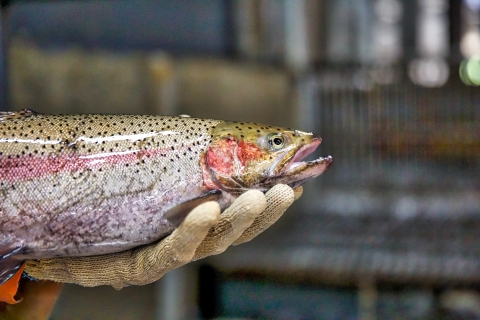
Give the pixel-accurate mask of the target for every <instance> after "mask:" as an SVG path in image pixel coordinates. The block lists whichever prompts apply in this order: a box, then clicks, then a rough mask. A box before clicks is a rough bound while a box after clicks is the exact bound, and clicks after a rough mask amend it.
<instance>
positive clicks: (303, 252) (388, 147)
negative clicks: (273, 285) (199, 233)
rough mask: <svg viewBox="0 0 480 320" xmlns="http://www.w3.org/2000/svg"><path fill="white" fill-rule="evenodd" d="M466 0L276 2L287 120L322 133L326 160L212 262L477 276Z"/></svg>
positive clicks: (233, 266)
mask: <svg viewBox="0 0 480 320" xmlns="http://www.w3.org/2000/svg"><path fill="white" fill-rule="evenodd" d="M262 3H268V5H269V6H271V5H272V2H271V1H264V2H262ZM471 3H472V2H469V3H467V2H460V1H443V0H442V1H413V0H412V1H397V0H393V1H390V0H377V1H367V0H365V1H358V2H357V1H356V2H352V1H343V0H342V1H324V2H321V3H319V2H316V3H315V4H312V3H309V2H303V1H300V2H295V4H293V3H290V2H288V3H286V4H285V7H284V9H285V10H286V14H285V17H286V18H285V19H284V20H283V21H281V23H284V24H285V25H286V27H285V30H287V31H286V32H285V42H286V43H287V45H286V46H285V48H286V49H285V50H286V51H287V52H283V54H285V56H286V59H285V61H286V64H287V65H288V66H289V67H290V68H291V69H292V70H293V75H294V79H295V83H296V88H297V96H298V109H297V112H298V113H297V114H298V123H299V124H300V125H301V126H302V127H306V128H308V129H311V130H312V131H315V132H319V133H320V134H321V136H322V137H323V138H324V139H323V142H322V144H321V146H320V148H319V149H320V153H321V154H322V155H327V154H331V155H332V156H333V158H334V162H333V165H332V168H331V169H330V170H329V171H328V172H326V173H325V174H324V175H323V176H322V177H320V178H319V179H316V180H315V181H314V182H312V183H311V184H309V185H307V186H306V188H305V192H304V196H303V199H302V200H303V201H302V204H301V206H299V207H297V212H296V213H295V214H294V215H291V216H289V217H288V218H287V217H284V218H283V219H282V221H279V223H278V225H277V226H274V227H273V228H272V230H267V231H266V232H265V234H264V235H261V236H260V237H261V239H262V240H261V241H260V243H259V242H257V243H255V244H252V245H251V246H248V245H247V246H244V247H240V248H238V249H237V248H235V249H234V250H231V251H230V252H229V253H227V254H226V255H224V256H222V257H218V259H215V260H214V261H215V263H216V265H217V266H218V267H219V268H220V269H224V270H230V271H235V270H236V271H239V270H250V271H253V272H260V273H265V272H267V273H277V274H285V275H287V274H296V275H299V274H300V275H303V276H306V277H307V278H308V277H311V278H316V279H319V280H321V281H327V282H332V281H333V282H337V283H345V282H347V283H357V284H358V283H359V282H362V281H364V280H365V279H371V281H373V282H378V281H386V282H395V283H411V284H412V283H421V284H426V283H428V284H430V285H434V286H437V285H442V284H446V283H449V284H452V285H453V284H463V285H474V284H476V285H477V286H478V285H479V284H480V249H479V248H478V245H477V243H476V242H477V241H476V239H479V238H480V194H479V190H480V179H479V178H480V162H479V156H480V90H479V89H478V86H472V83H470V82H469V81H466V80H465V78H464V77H463V76H462V64H463V63H464V62H462V59H465V60H463V61H468V59H470V58H472V57H470V56H468V50H467V51H465V50H464V51H463V52H462V53H461V52H460V51H461V50H460V43H461V42H462V41H464V40H463V39H464V38H465V35H466V34H467V33H468V32H471V30H477V29H475V28H476V27H475V26H476V25H477V24H478V16H479V13H478V12H479V11H478V9H475V8H473V7H469V5H470V4H471ZM298 12H303V17H304V20H302V19H299V17H302V14H298ZM472 12H474V13H473V16H475V17H476V18H471V15H472ZM291 15H293V16H295V17H290V18H289V16H291ZM469 17H470V18H469ZM472 19H473V20H472ZM311 20H313V22H312V21H311ZM267 21H270V20H268V19H267ZM318 21H323V22H324V23H323V24H320V25H319V24H318ZM472 21H473V22H472ZM279 23H280V22H279ZM432 25H433V28H432ZM265 28H268V26H265ZM472 28H473V29H472ZM292 30H293V31H292ZM302 30H303V31H304V34H302ZM476 32H477V31H476ZM267 33H268V32H267ZM302 39H303V40H302ZM288 44H290V46H289V45H288ZM302 46H303V47H304V50H302ZM464 47H465V46H464ZM263 49H264V50H263V51H262V50H257V51H256V52H263V54H264V58H265V56H266V57H270V58H272V57H275V55H276V54H278V52H275V51H272V50H271V48H270V47H268V46H267V47H265V48H263ZM289 50H290V51H289ZM462 55H463V56H462ZM473 59H476V58H475V57H473ZM474 61H475V63H479V62H478V60H474ZM475 76H476V75H475ZM477 85H478V83H477ZM279 234H281V235H282V236H281V237H279V236H278V235H279ZM245 257H247V258H245Z"/></svg>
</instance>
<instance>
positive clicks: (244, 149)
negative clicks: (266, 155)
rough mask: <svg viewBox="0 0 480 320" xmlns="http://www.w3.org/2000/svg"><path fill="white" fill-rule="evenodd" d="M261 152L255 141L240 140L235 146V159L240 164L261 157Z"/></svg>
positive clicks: (243, 164)
mask: <svg viewBox="0 0 480 320" xmlns="http://www.w3.org/2000/svg"><path fill="white" fill-rule="evenodd" d="M262 154H263V152H262V149H260V148H259V147H258V146H257V145H256V144H255V143H252V142H247V141H240V142H239V143H238V147H237V159H238V161H239V162H240V164H241V165H242V166H245V164H246V162H247V161H249V160H255V159H257V160H258V159H259V158H261V156H262Z"/></svg>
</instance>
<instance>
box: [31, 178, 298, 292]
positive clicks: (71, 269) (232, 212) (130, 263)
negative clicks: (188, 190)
mask: <svg viewBox="0 0 480 320" xmlns="http://www.w3.org/2000/svg"><path fill="white" fill-rule="evenodd" d="M301 194H302V188H301V187H300V188H297V189H296V190H295V191H294V190H292V189H291V188H290V187H288V186H286V185H276V186H274V187H273V188H272V189H270V190H269V191H268V192H267V193H266V194H265V195H264V194H263V193H262V192H260V191H256V190H251V191H247V192H245V193H244V194H242V195H241V196H240V197H238V199H237V200H235V202H234V203H233V204H232V205H231V206H230V207H229V208H228V209H226V210H225V211H224V212H223V213H222V214H220V207H219V205H218V203H216V202H213V201H210V202H206V203H203V204H201V205H199V206H197V207H196V208H195V209H193V210H192V211H191V212H190V213H189V214H188V216H187V218H186V219H185V220H184V221H183V222H182V224H181V225H180V226H179V227H178V228H177V229H176V230H175V231H174V232H173V233H172V234H171V235H169V236H168V237H166V238H164V239H162V240H161V241H159V242H157V243H154V244H150V245H146V246H143V247H139V248H134V249H131V250H128V251H123V252H119V253H113V254H106V255H100V256H89V257H66V258H52V259H43V260H28V261H27V262H26V265H25V272H26V273H27V274H28V275H30V276H31V277H33V278H37V279H40V280H53V281H56V282H69V283H76V284H80V285H82V286H87V287H94V286H99V285H111V286H113V287H114V288H116V289H120V288H122V287H126V286H129V285H143V284H148V283H151V282H154V281H156V280H158V279H160V278H161V277H162V276H163V275H164V274H165V273H167V272H168V271H171V270H173V269H176V268H178V267H181V266H183V265H185V264H187V263H189V262H192V261H195V260H198V259H201V258H204V257H207V256H211V255H215V254H219V253H222V252H223V251H225V250H226V249H227V248H228V247H229V246H230V245H232V244H233V245H237V244H241V243H244V242H247V241H250V240H251V239H253V238H255V237H256V236H257V235H258V234H260V233H261V232H263V231H264V230H265V229H267V228H268V227H270V226H271V225H272V224H273V223H274V222H275V221H277V220H278V219H279V218H280V217H281V216H282V214H283V213H284V212H285V210H286V209H287V208H288V207H289V206H290V205H291V204H292V202H293V201H294V199H297V198H298V197H300V195H301Z"/></svg>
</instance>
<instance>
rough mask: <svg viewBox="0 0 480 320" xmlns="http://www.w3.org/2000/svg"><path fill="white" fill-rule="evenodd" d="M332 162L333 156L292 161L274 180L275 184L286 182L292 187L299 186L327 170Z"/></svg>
mask: <svg viewBox="0 0 480 320" xmlns="http://www.w3.org/2000/svg"><path fill="white" fill-rule="evenodd" d="M332 162H333V158H332V157H331V156H328V157H325V158H323V157H320V158H318V159H316V160H312V161H299V162H291V163H290V164H289V165H288V167H287V169H286V170H285V171H284V172H283V174H282V175H281V176H279V177H276V178H274V179H273V180H275V184H277V183H284V184H288V185H289V186H290V187H292V188H297V187H299V186H301V185H302V184H304V183H305V182H307V181H309V180H311V179H313V178H316V177H318V176H319V175H321V174H322V173H324V172H325V171H327V170H328V169H329V168H330V166H331V165H332Z"/></svg>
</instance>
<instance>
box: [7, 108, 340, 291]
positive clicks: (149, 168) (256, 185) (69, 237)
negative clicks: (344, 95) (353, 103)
mask: <svg viewBox="0 0 480 320" xmlns="http://www.w3.org/2000/svg"><path fill="white" fill-rule="evenodd" d="M320 142H321V139H320V138H319V137H317V136H315V135H314V134H312V133H307V132H302V131H298V130H292V129H289V128H279V127H272V126H268V125H261V124H257V123H247V122H228V121H220V120H207V119H195V118H190V117H171V116H145V115H100V114H83V115H42V114H37V113H35V112H34V111H33V110H23V111H20V112H3V113H0V284H1V283H3V282H5V281H6V280H7V279H8V278H9V277H11V276H12V275H13V274H14V273H15V271H16V270H17V269H18V268H19V267H20V265H21V263H22V261H23V260H25V259H40V258H49V257H59V256H88V255H98V254H105V253H112V252H119V251H123V250H127V249H131V248H133V247H137V246H140V245H144V244H148V243H152V242H154V241H157V240H159V239H161V238H163V237H165V236H166V235H168V234H169V233H171V232H172V231H173V230H174V228H175V227H176V226H178V225H179V224H180V223H181V221H182V220H183V219H184V218H185V216H186V215H187V214H188V212H190V210H191V209H192V208H194V207H195V206H197V205H199V204H200V203H202V202H205V201H209V200H216V201H218V202H219V203H220V204H221V206H222V207H223V208H225V207H227V206H228V205H229V204H231V202H232V201H233V200H234V199H235V197H236V196H238V195H239V194H241V193H243V192H244V191H246V190H249V189H258V190H262V191H265V190H267V189H269V188H271V187H272V186H273V185H275V184H278V183H285V184H288V185H290V186H291V187H297V186H300V185H302V184H303V183H305V182H306V181H307V180H310V179H312V178H314V177H316V176H318V175H320V174H321V173H323V172H324V171H325V170H326V169H327V168H328V167H329V166H330V164H331V162H332V159H331V157H327V158H319V159H317V160H313V161H308V162H302V161H301V160H302V159H304V158H305V157H306V156H307V155H308V154H310V153H311V152H313V151H314V150H315V149H316V148H317V146H318V145H319V144H320Z"/></svg>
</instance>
